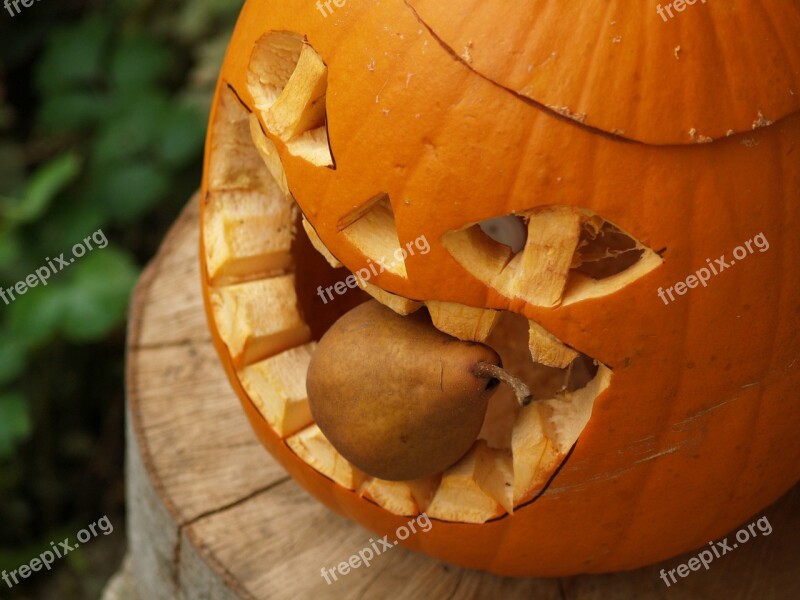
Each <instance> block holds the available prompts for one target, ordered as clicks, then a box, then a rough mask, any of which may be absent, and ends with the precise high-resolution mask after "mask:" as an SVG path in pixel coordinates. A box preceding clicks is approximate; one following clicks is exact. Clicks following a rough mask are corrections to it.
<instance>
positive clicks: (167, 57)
mask: <svg viewBox="0 0 800 600" xmlns="http://www.w3.org/2000/svg"><path fill="white" fill-rule="evenodd" d="M171 64H172V55H171V53H170V51H169V49H167V48H166V47H165V46H164V45H162V44H161V43H160V42H158V41H156V40H155V39H154V38H152V37H146V36H144V35H137V36H134V37H131V38H128V39H123V40H122V41H121V42H120V43H119V45H118V46H117V47H116V48H115V50H114V52H113V54H112V56H111V84H112V85H113V86H114V89H115V90H117V91H122V92H138V91H139V90H141V89H142V88H146V87H150V86H152V85H154V84H155V83H156V82H157V81H158V79H159V78H160V77H162V76H163V75H164V73H166V71H167V70H168V69H169V68H170V66H171Z"/></svg>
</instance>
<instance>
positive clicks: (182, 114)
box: [157, 106, 206, 167]
mask: <svg viewBox="0 0 800 600" xmlns="http://www.w3.org/2000/svg"><path fill="white" fill-rule="evenodd" d="M164 121H165V122H164V123H163V126H162V131H161V143H160V144H159V145H158V148H157V152H158V154H159V156H160V157H161V158H162V159H163V160H164V162H166V163H167V164H169V165H172V166H174V167H182V166H184V165H186V164H187V163H188V162H189V161H191V160H195V159H197V158H199V157H200V156H201V155H202V151H203V143H204V141H205V134H206V122H205V118H204V116H202V115H201V114H200V113H199V112H198V111H197V110H196V109H195V108H193V107H187V106H175V107H173V108H172V110H171V111H170V113H169V114H168V115H166V119H165V120H164Z"/></svg>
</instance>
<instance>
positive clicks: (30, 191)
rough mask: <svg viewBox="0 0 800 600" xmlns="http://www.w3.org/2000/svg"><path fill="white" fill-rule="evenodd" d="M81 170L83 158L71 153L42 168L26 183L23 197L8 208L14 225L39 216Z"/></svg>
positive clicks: (6, 216) (7, 216)
mask: <svg viewBox="0 0 800 600" xmlns="http://www.w3.org/2000/svg"><path fill="white" fill-rule="evenodd" d="M80 172H81V159H80V157H79V156H78V155H77V154H75V153H74V152H67V153H65V154H62V155H61V156H58V157H56V158H54V159H53V160H51V161H50V162H48V163H46V164H45V165H43V166H41V167H39V169H38V170H37V171H36V172H35V173H34V174H33V175H32V176H31V178H30V180H29V181H28V184H27V185H26V186H25V191H24V192H23V195H22V198H21V199H20V200H18V201H17V202H16V203H15V204H13V205H11V206H8V207H5V210H4V211H3V212H4V213H5V214H4V216H5V218H6V219H8V221H10V222H11V223H12V224H20V223H28V222H30V221H34V220H36V219H38V218H39V217H40V216H41V215H42V214H43V213H44V212H45V211H46V210H47V208H48V206H50V203H51V202H52V200H53V198H55V196H56V195H57V194H58V193H59V192H60V191H62V190H63V189H64V188H65V187H66V186H67V185H69V184H70V183H71V182H72V181H74V180H75V178H76V177H77V176H78V175H79V174H80Z"/></svg>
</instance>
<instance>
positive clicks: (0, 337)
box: [0, 331, 25, 386]
mask: <svg viewBox="0 0 800 600" xmlns="http://www.w3.org/2000/svg"><path fill="white" fill-rule="evenodd" d="M24 370H25V348H24V347H23V345H22V344H21V343H20V341H19V340H18V339H15V338H13V337H11V336H9V335H7V334H6V333H5V332H4V331H0V386H3V385H6V384H8V383H10V382H11V381H13V380H14V379H16V378H17V377H19V375H20V374H21V373H22V372H23V371H24Z"/></svg>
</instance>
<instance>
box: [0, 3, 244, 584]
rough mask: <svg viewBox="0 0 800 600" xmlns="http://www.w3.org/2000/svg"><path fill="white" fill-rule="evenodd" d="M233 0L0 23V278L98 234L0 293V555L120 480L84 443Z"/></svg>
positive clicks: (111, 382) (166, 218) (48, 14)
mask: <svg viewBox="0 0 800 600" xmlns="http://www.w3.org/2000/svg"><path fill="white" fill-rule="evenodd" d="M241 4H242V1H241V0H193V2H190V3H185V2H180V3H178V2H174V1H171V0H162V1H161V2H154V1H151V0H111V1H110V2H108V1H106V2H100V1H99V0H77V1H75V2H70V3H58V2H50V3H45V2H42V3H36V4H34V5H33V7H31V8H28V9H26V10H25V11H23V12H22V13H21V14H20V15H18V16H16V17H14V18H13V20H12V19H2V20H0V39H2V40H3V56H2V58H1V59H0V287H2V288H3V289H9V288H12V287H13V286H14V285H15V284H16V283H17V282H19V281H24V280H25V278H26V277H28V276H29V275H30V274H32V273H34V272H35V271H36V269H38V268H40V267H42V266H44V265H45V264H47V261H48V260H49V259H50V258H53V257H57V256H59V255H60V254H61V253H62V252H63V253H64V256H65V257H67V258H69V257H71V256H72V248H73V246H74V245H75V244H79V243H81V242H82V241H83V240H84V239H85V238H87V236H92V234H93V233H95V232H99V231H101V230H102V231H101V232H102V234H103V235H104V236H105V238H106V239H107V240H108V245H107V246H105V247H103V248H101V247H95V248H94V249H93V250H91V251H88V252H87V253H86V254H85V256H83V257H81V258H76V260H75V262H74V263H72V264H70V265H69V266H68V267H67V268H64V269H63V271H60V272H58V273H55V274H51V276H50V279H49V280H48V281H47V285H41V284H40V285H37V286H36V287H35V288H32V289H29V290H28V291H27V293H25V294H24V295H17V297H16V300H14V301H13V302H10V303H9V304H6V303H5V302H4V301H2V300H0V521H2V522H4V523H13V524H14V525H13V526H11V527H6V528H4V529H3V531H0V557H6V558H8V559H9V560H12V558H9V557H14V556H16V554H17V552H16V551H14V550H7V548H8V547H9V545H11V546H13V547H14V548H18V549H20V548H33V547H38V546H41V544H42V543H43V542H46V541H49V539H51V538H50V535H51V534H52V533H53V532H54V531H64V530H67V531H75V530H77V528H79V526H81V525H82V524H83V521H82V520H83V517H82V515H80V511H79V510H77V507H78V505H80V506H83V507H84V508H85V509H86V510H89V509H91V511H92V512H91V515H89V516H96V515H95V513H96V510H97V509H98V502H99V500H98V499H97V498H96V497H99V496H100V495H101V494H100V492H96V493H94V494H93V495H94V496H96V497H94V498H86V499H84V498H81V499H80V501H78V500H76V499H75V494H76V489H81V486H82V485H84V483H85V481H86V480H87V479H86V478H87V477H89V478H90V479H91V478H92V477H94V478H95V479H96V478H97V472H98V471H103V472H107V471H108V470H109V469H111V471H113V473H111V474H109V475H108V476H109V477H111V476H113V477H115V478H121V475H122V473H121V469H120V468H119V465H118V464H117V463H118V462H119V461H118V459H111V458H106V457H105V454H107V452H106V451H105V449H102V448H100V449H97V448H95V447H94V444H96V443H97V440H99V438H100V436H101V434H102V435H104V436H106V437H107V436H108V433H107V432H106V433H103V432H104V431H105V430H107V429H108V427H110V425H108V423H109V422H110V421H109V419H112V420H113V419H116V420H113V422H114V423H116V425H115V426H116V427H121V421H120V419H121V416H120V415H121V414H122V413H121V396H122V390H123V382H122V380H121V377H122V372H123V367H122V358H123V353H124V341H123V336H122V333H123V331H124V322H125V318H126V312H127V304H128V300H129V297H130V292H131V290H132V288H133V285H134V283H135V281H136V279H137V277H138V274H139V271H140V269H141V265H143V264H144V262H146V261H147V260H148V259H149V257H150V256H152V254H153V252H154V251H155V249H156V247H157V245H158V243H159V242H160V239H161V238H162V237H163V235H164V233H165V231H166V229H167V227H168V226H169V224H170V223H171V222H172V221H173V220H174V218H175V216H176V214H177V212H178V210H179V209H180V208H181V206H182V205H183V203H184V202H185V201H186V200H187V198H188V197H189V195H190V194H191V192H192V191H194V190H195V189H196V188H197V186H198V184H199V180H200V179H199V178H200V169H201V161H202V148H203V142H204V139H205V129H206V120H207V111H208V106H209V104H210V100H211V92H212V90H213V86H214V83H215V80H216V75H217V72H218V70H219V65H220V64H221V60H222V56H223V52H224V49H225V46H226V43H227V39H228V37H229V35H230V32H231V31H232V27H233V23H234V20H235V17H236V15H237V14H238V12H239V10H240V8H241ZM93 245H95V246H97V244H96V243H95V244H93ZM114 399H116V400H115V401H116V402H118V403H119V404H117V406H118V407H119V408H115V409H114V411H112V412H114V414H116V415H117V416H116V417H112V416H108V415H109V411H110V406H111V404H110V402H111V401H112V400H114ZM121 435H122V432H121V431H118V432H117V433H116V434H115V435H114V436H113V437H112V439H115V440H116V439H121ZM115 447H116V446H115ZM120 448H121V446H120ZM104 459H105V460H106V461H107V462H108V461H111V464H112V465H116V466H112V467H109V466H103V467H101V466H98V464H99V463H102V464H105V463H103V462H102V461H103V460H104ZM114 461H117V462H116V463H115V462H114ZM104 469H105V471H104ZM89 472H92V473H93V474H92V475H88V474H87V473H89ZM28 473H36V478H35V479H31V477H30V476H29V475H27V474H28ZM96 485H98V487H99V489H102V488H103V487H108V486H110V485H112V483H111V482H100V483H96ZM84 495H85V494H84ZM89 495H92V494H89ZM76 503H77V504H76ZM103 510H104V512H105V511H106V509H103ZM76 511H77V512H76ZM64 515H72V516H71V517H69V518H68V519H76V518H77V519H79V520H78V521H77V522H72V521H70V522H67V518H65V516H64ZM9 552H11V554H9ZM17 558H21V559H25V560H27V559H29V558H30V556H27V555H25V556H19V557H16V558H13V560H12V563H13V564H14V566H16V565H18V564H20V562H21V561H18V560H17ZM78 558H80V557H77V556H76V557H75V559H76V560H77V559H78ZM0 562H2V561H0ZM71 569H72V570H73V571H76V572H78V571H81V572H82V570H83V565H82V564H81V565H79V564H77V563H76V564H72V565H71ZM85 591H86V590H85V589H84V592H85ZM76 594H77V595H80V593H79V592H77V593H76ZM61 597H66V596H65V595H64V596H61Z"/></svg>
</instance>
